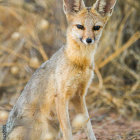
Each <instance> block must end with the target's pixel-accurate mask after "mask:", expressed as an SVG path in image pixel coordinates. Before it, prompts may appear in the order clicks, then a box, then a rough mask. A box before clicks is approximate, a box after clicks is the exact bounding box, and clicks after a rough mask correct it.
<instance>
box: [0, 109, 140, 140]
mask: <svg viewBox="0 0 140 140" xmlns="http://www.w3.org/2000/svg"><path fill="white" fill-rule="evenodd" d="M10 108H11V106H5V107H1V106H0V115H2V112H3V111H4V112H5V114H3V115H5V116H6V112H7V113H8V112H9V111H10ZM101 112H102V111H97V112H96V113H95V112H94V113H93V111H90V117H91V121H92V125H93V130H94V132H95V135H96V138H97V140H140V121H138V120H128V119H127V118H123V117H121V116H119V115H117V114H116V113H105V112H102V113H101ZM72 117H73V116H72ZM6 119H7V117H5V120H2V119H0V124H1V125H2V124H4V123H5V122H6ZM74 140H87V137H86V134H85V133H84V131H83V129H81V130H79V131H78V132H76V133H75V134H74Z"/></svg>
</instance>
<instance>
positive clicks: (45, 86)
mask: <svg viewBox="0 0 140 140" xmlns="http://www.w3.org/2000/svg"><path fill="white" fill-rule="evenodd" d="M116 1H117V0H96V2H95V3H94V4H93V6H91V7H86V6H85V3H84V1H83V0H63V9H64V13H65V15H66V19H67V22H68V27H67V32H66V44H65V45H64V46H62V47H61V48H60V49H59V50H58V51H57V52H56V53H55V54H54V55H53V56H52V57H51V58H50V59H49V60H47V61H46V62H44V63H43V64H42V65H41V66H40V67H39V68H38V69H37V70H36V71H35V73H34V74H33V75H32V77H31V79H30V80H29V82H28V83H27V84H26V86H25V87H24V89H23V91H22V93H21V95H20V96H19V98H18V100H17V102H16V103H15V105H14V107H13V108H12V110H11V112H10V114H9V117H8V120H7V122H6V124H5V125H4V126H3V140H48V139H49V138H48V137H47V134H53V138H52V137H51V138H52V139H53V140H57V139H58V138H59V132H60V130H61V132H62V136H63V140H73V139H74V138H73V135H72V127H71V122H70V117H69V106H70V104H71V105H72V106H73V107H74V110H75V112H76V114H82V115H83V116H84V117H85V118H86V120H87V122H86V124H85V127H84V129H85V133H86V134H87V138H88V139H89V140H96V137H95V134H94V131H93V129H92V124H91V121H90V117H89V113H88V109H87V106H86V101H85V97H86V94H87V90H88V87H89V86H90V84H91V82H92V79H93V77H94V67H95V66H94V65H95V62H94V55H95V53H96V49H97V47H98V43H99V41H100V37H101V35H102V31H103V29H104V27H105V25H106V23H107V21H108V20H109V18H110V16H111V15H112V13H113V10H114V7H115V4H116Z"/></svg>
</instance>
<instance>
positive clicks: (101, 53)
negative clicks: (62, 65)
mask: <svg viewBox="0 0 140 140" xmlns="http://www.w3.org/2000/svg"><path fill="white" fill-rule="evenodd" d="M94 2H95V0H85V3H86V5H87V6H92V5H93V3H94ZM66 28H67V23H66V18H65V15H64V13H63V4H62V0H0V124H4V123H5V122H6V119H7V116H8V113H9V111H10V110H11V108H12V106H13V105H14V104H15V102H16V100H17V98H18V97H19V95H20V93H21V91H22V90H23V88H24V86H25V84H26V83H27V82H28V80H29V79H30V77H31V75H32V74H33V72H34V71H35V70H36V69H37V68H38V67H39V66H40V65H41V63H43V62H44V61H46V60H47V59H49V58H50V57H51V56H52V55H53V54H54V53H55V52H56V51H57V50H58V49H59V48H60V47H61V46H62V45H63V44H65V37H66V36H65V35H66ZM95 62H96V68H95V78H94V80H93V82H92V85H91V86H90V88H89V91H88V94H87V98H86V99H87V105H88V108H89V112H90V116H91V120H92V123H93V128H94V129H95V134H96V136H97V138H98V139H99V140H140V0H123V1H122V0H118V1H117V4H116V7H115V10H114V13H113V15H112V17H111V19H110V20H109V23H108V24H107V26H106V28H105V30H104V32H103V35H102V38H101V41H100V43H99V46H98V50H97V53H96V57H95ZM78 136H79V137H81V138H80V139H82V137H83V139H84V137H85V135H84V133H82V132H81V133H80V134H79V135H78ZM85 139H86V138H85Z"/></svg>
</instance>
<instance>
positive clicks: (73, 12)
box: [63, 0, 116, 46]
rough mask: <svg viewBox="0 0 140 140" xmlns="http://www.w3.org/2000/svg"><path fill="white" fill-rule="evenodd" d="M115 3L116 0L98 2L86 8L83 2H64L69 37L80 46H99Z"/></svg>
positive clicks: (71, 0) (98, 0) (99, 0)
mask: <svg viewBox="0 0 140 140" xmlns="http://www.w3.org/2000/svg"><path fill="white" fill-rule="evenodd" d="M115 3H116V0H97V1H96V3H95V4H94V5H93V6H92V7H86V6H85V4H84V1H83V0H63V8H64V13H65V14H66V17H67V21H68V30H67V37H68V38H71V39H72V40H73V41H75V42H76V43H77V44H79V45H84V46H92V45H94V44H97V43H98V41H99V39H100V37H101V34H102V31H103V28H104V26H105V24H106V22H107V20H108V19H109V17H110V16H111V14H112V12H113V9H114V6H115Z"/></svg>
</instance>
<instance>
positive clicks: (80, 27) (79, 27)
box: [76, 24, 84, 30]
mask: <svg viewBox="0 0 140 140" xmlns="http://www.w3.org/2000/svg"><path fill="white" fill-rule="evenodd" d="M76 27H77V28H78V29H81V30H84V26H83V25H80V24H77V25H76Z"/></svg>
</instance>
